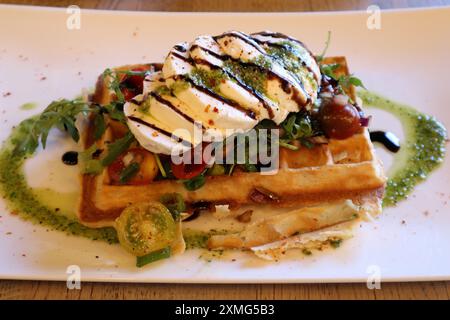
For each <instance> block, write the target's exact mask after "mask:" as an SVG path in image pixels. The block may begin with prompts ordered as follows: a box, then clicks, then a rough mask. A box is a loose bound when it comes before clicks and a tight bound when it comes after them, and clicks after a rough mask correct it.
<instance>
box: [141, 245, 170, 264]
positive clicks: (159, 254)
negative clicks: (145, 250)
mask: <svg viewBox="0 0 450 320" xmlns="http://www.w3.org/2000/svg"><path fill="white" fill-rule="evenodd" d="M170 254H171V249H170V247H166V248H164V249H161V250H158V251H153V252H150V253H149V254H147V255H145V256H142V257H136V267H138V268H141V267H143V266H145V265H147V264H149V263H152V262H155V261H158V260H162V259H167V258H169V257H170Z"/></svg>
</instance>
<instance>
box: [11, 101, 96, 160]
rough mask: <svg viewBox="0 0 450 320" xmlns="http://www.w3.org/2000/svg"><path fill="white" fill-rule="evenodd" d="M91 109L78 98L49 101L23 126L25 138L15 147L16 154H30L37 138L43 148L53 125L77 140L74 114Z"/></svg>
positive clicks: (77, 134) (84, 112) (37, 142)
mask: <svg viewBox="0 0 450 320" xmlns="http://www.w3.org/2000/svg"><path fill="white" fill-rule="evenodd" d="M91 111H92V109H91V108H90V107H89V104H88V103H87V102H85V101H82V100H80V99H75V100H66V99H62V100H58V101H54V102H52V103H50V105H49V106H48V107H47V108H46V109H45V110H44V111H43V112H42V113H41V114H40V115H39V116H38V117H37V118H36V119H35V120H33V121H32V122H30V123H29V125H28V126H25V128H26V129H25V130H27V134H26V138H25V139H24V140H23V141H22V142H21V143H20V144H19V145H18V146H17V148H16V149H15V152H16V154H17V153H19V152H20V153H24V154H32V153H33V152H34V151H36V149H37V147H38V145H39V140H40V142H41V144H42V147H43V148H44V149H45V147H46V145H47V138H48V134H49V132H50V130H51V129H52V128H54V127H56V128H58V129H60V130H62V131H66V132H68V133H69V134H70V136H71V137H72V139H73V140H75V141H77V142H78V140H79V139H80V135H79V132H78V129H77V127H76V126H75V120H76V116H77V115H78V114H80V113H81V114H85V115H87V114H88V113H89V112H91Z"/></svg>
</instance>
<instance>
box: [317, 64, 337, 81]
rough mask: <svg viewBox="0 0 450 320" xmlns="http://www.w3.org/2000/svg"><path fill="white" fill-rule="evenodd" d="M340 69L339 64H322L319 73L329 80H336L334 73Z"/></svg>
mask: <svg viewBox="0 0 450 320" xmlns="http://www.w3.org/2000/svg"><path fill="white" fill-rule="evenodd" d="M339 67H340V64H339V63H331V64H322V65H320V71H321V72H322V74H324V75H327V76H329V77H330V78H333V79H335V80H337V78H338V77H337V76H336V74H335V73H334V72H335V71H336V70H337V69H338V68H339Z"/></svg>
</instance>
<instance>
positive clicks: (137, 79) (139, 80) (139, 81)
mask: <svg viewBox="0 0 450 320" xmlns="http://www.w3.org/2000/svg"><path fill="white" fill-rule="evenodd" d="M148 68H149V67H147V66H145V67H139V68H134V69H131V71H134V72H143V71H147V70H148ZM126 81H127V82H128V83H129V84H130V86H131V87H133V88H136V91H138V92H139V93H142V90H143V85H144V84H143V82H144V76H141V75H132V76H131V75H128V76H127V77H126Z"/></svg>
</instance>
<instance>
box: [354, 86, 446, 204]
mask: <svg viewBox="0 0 450 320" xmlns="http://www.w3.org/2000/svg"><path fill="white" fill-rule="evenodd" d="M358 96H359V97H360V98H361V99H362V101H363V102H364V106H365V107H367V106H369V107H375V108H378V109H382V110H385V111H388V112H389V113H391V114H393V115H394V116H396V117H397V118H398V119H399V120H400V121H401V123H402V127H403V130H404V132H405V141H403V143H402V147H401V149H400V151H399V152H398V153H396V154H395V155H394V165H393V168H392V170H391V173H390V177H389V179H388V182H387V185H386V191H385V196H384V199H383V206H385V207H389V206H394V205H396V204H397V203H398V202H399V201H401V200H404V199H406V198H407V197H408V195H409V194H410V193H411V192H412V191H413V189H414V187H415V186H416V185H417V184H418V183H420V182H422V181H424V180H425V179H426V178H427V177H428V176H429V175H430V173H431V172H432V171H433V170H435V169H436V168H437V167H438V166H439V165H440V164H441V163H442V162H443V161H444V157H445V143H446V139H447V131H446V129H445V127H444V126H443V125H442V124H441V123H440V122H439V121H437V120H436V118H434V117H432V116H429V115H426V114H423V113H421V112H419V111H417V110H415V109H413V108H411V107H409V106H406V105H403V104H399V103H396V102H393V101H390V100H388V99H386V98H383V97H382V96H380V95H377V94H375V93H372V92H369V91H359V92H358Z"/></svg>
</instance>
